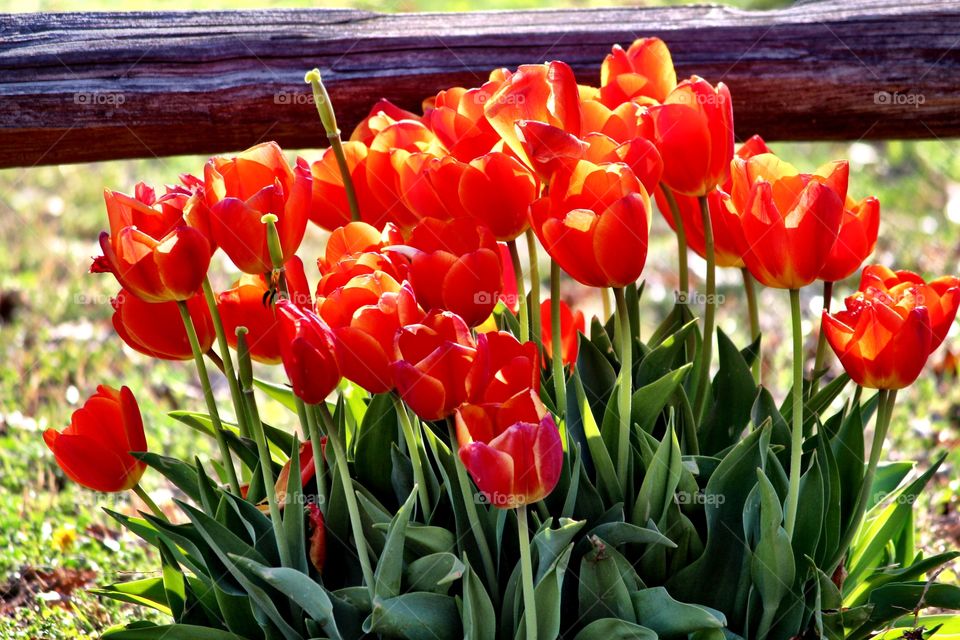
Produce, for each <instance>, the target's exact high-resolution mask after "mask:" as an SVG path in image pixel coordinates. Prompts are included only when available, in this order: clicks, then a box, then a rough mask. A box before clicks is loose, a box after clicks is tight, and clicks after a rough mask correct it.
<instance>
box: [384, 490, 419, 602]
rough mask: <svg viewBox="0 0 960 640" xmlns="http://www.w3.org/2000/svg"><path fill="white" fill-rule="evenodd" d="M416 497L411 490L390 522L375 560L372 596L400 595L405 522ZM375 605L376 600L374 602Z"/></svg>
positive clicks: (385, 597) (388, 597)
mask: <svg viewBox="0 0 960 640" xmlns="http://www.w3.org/2000/svg"><path fill="white" fill-rule="evenodd" d="M416 499H417V494H416V491H411V492H410V496H409V497H408V498H407V501H406V502H404V503H403V506H401V507H400V510H399V511H397V515H395V516H394V517H393V520H392V521H391V522H390V529H389V530H388V531H387V541H386V544H385V545H384V547H383V553H382V554H381V555H380V561H379V562H377V570H376V573H375V575H374V581H375V585H374V598H375V599H376V600H388V599H390V598H394V597H396V596H398V595H400V580H401V578H402V576H403V547H404V540H405V539H406V535H407V523H408V522H410V513H411V512H412V511H413V503H414V502H415V501H416ZM374 606H376V602H374Z"/></svg>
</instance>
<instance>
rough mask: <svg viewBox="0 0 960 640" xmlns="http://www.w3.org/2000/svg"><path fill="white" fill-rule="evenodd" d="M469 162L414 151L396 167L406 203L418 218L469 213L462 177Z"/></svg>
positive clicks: (398, 181) (399, 185)
mask: <svg viewBox="0 0 960 640" xmlns="http://www.w3.org/2000/svg"><path fill="white" fill-rule="evenodd" d="M467 168H468V165H467V164H466V163H463V162H460V161H459V160H457V159H456V158H454V157H452V156H448V155H443V156H437V155H434V154H432V153H427V152H422V153H412V154H410V155H409V156H407V157H406V160H405V161H404V162H403V163H401V164H399V165H398V166H397V167H396V170H397V185H398V188H399V192H400V193H401V194H402V195H401V200H402V202H403V204H404V205H405V206H406V207H407V209H408V210H409V211H411V212H412V213H413V214H414V216H415V217H416V218H418V219H421V218H438V219H440V220H449V219H451V218H462V217H463V216H465V215H466V213H465V212H464V209H463V205H464V204H465V203H462V202H461V201H460V200H461V199H460V195H459V191H458V189H459V186H460V178H461V176H463V174H464V172H465V171H466V170H467Z"/></svg>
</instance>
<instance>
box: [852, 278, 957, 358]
mask: <svg viewBox="0 0 960 640" xmlns="http://www.w3.org/2000/svg"><path fill="white" fill-rule="evenodd" d="M860 292H865V293H857V294H855V295H854V296H852V297H851V298H850V299H848V302H851V303H853V302H855V301H857V300H859V299H860V298H862V297H864V296H866V297H871V298H879V299H881V300H883V301H884V302H885V303H886V304H895V305H906V306H908V307H909V306H923V307H926V308H927V312H928V313H929V316H930V328H931V331H932V332H933V338H932V341H931V343H930V350H931V351H933V350H934V349H936V348H937V347H939V346H940V345H941V344H942V343H943V341H944V339H945V338H946V337H947V333H948V332H949V331H950V327H951V326H952V325H953V319H954V318H955V317H956V315H957V306H958V305H960V279H958V278H956V277H955V276H942V277H940V278H936V279H935V280H931V281H930V282H929V283H928V282H925V281H924V279H923V278H922V277H920V276H919V275H917V274H916V273H913V272H912V271H906V270H901V271H892V270H891V269H888V268H887V267H884V266H882V265H879V264H874V265H870V266H868V267H866V268H864V270H863V274H862V275H861V277H860Z"/></svg>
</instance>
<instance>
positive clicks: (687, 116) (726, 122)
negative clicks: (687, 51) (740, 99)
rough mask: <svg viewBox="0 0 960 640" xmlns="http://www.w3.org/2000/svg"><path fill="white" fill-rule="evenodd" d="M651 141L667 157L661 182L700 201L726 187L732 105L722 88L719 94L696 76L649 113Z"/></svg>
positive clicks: (717, 89) (724, 89) (721, 86)
mask: <svg viewBox="0 0 960 640" xmlns="http://www.w3.org/2000/svg"><path fill="white" fill-rule="evenodd" d="M645 126H646V127H648V128H649V133H650V135H649V136H647V137H650V138H651V139H652V140H653V141H654V142H655V143H656V145H657V149H659V150H660V155H661V156H662V157H663V181H664V182H665V183H666V184H667V186H668V187H670V188H671V189H673V190H674V191H676V192H678V193H682V194H686V195H691V196H702V195H706V194H707V193H709V192H710V191H711V190H712V189H713V188H714V187H716V186H717V185H719V184H722V183H723V181H724V180H726V179H727V176H728V174H729V171H730V159H731V158H732V157H733V102H732V100H731V99H730V91H729V90H728V89H727V87H726V85H724V84H723V83H722V82H721V83H719V84H718V85H717V86H716V88H714V87H713V86H711V85H710V83H709V82H707V81H706V80H704V79H702V78H698V77H697V76H694V77H693V78H691V79H689V80H684V81H683V82H681V83H680V84H678V85H677V87H676V88H675V89H674V90H673V91H671V92H670V94H669V95H668V96H667V97H666V98H665V100H664V102H663V104H662V105H656V106H653V107H650V109H649V110H648V112H647V124H646V125H645Z"/></svg>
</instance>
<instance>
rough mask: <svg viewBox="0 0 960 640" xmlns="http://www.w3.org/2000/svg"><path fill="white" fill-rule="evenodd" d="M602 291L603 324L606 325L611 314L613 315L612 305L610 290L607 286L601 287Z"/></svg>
mask: <svg viewBox="0 0 960 640" xmlns="http://www.w3.org/2000/svg"><path fill="white" fill-rule="evenodd" d="M599 291H600V304H601V305H602V307H601V308H602V309H603V322H602V324H603V325H604V326H606V324H607V321H608V320H609V319H610V316H612V315H613V309H612V305H611V304H610V295H609V294H610V290H609V289H607V288H606V287H603V288H602V289H599Z"/></svg>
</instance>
